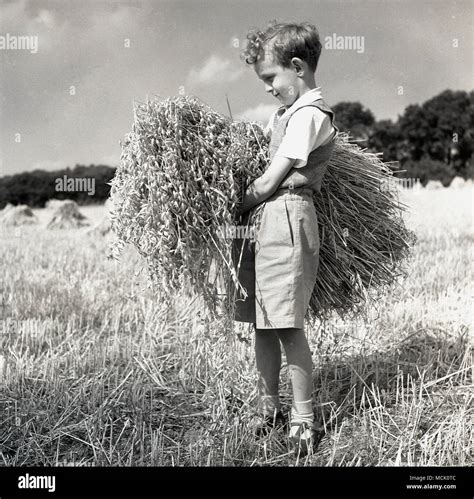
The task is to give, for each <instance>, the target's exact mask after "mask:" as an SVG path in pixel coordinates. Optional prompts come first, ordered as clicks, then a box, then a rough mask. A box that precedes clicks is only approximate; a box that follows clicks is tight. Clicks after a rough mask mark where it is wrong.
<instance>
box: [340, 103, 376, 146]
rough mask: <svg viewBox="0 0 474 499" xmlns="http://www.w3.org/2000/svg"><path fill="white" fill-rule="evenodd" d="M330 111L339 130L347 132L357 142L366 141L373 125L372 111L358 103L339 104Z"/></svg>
mask: <svg viewBox="0 0 474 499" xmlns="http://www.w3.org/2000/svg"><path fill="white" fill-rule="evenodd" d="M332 109H333V111H334V113H335V115H336V118H335V121H336V126H337V127H338V128H339V130H341V131H344V132H349V133H350V135H351V136H352V137H354V138H355V139H357V140H362V141H366V140H367V139H368V137H369V135H370V133H371V127H372V125H373V124H374V123H375V117H374V115H373V114H372V111H370V110H369V109H366V108H364V107H363V106H362V104H361V103H360V102H339V103H338V104H336V105H335V106H333V108H332Z"/></svg>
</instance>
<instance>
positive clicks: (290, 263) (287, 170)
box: [234, 23, 338, 454]
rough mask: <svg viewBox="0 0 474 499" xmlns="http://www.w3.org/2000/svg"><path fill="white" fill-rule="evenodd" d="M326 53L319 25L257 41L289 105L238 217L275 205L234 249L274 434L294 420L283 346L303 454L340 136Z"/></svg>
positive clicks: (250, 50)
mask: <svg viewBox="0 0 474 499" xmlns="http://www.w3.org/2000/svg"><path fill="white" fill-rule="evenodd" d="M320 53H321V43H320V40H319V35H318V32H317V30H316V28H315V27H314V26H312V25H310V24H307V23H304V24H275V23H271V24H270V25H269V26H268V27H267V29H266V31H265V32H261V31H257V32H251V33H249V34H248V35H247V46H246V48H245V50H244V51H243V54H242V55H243V57H244V59H245V62H246V63H247V64H250V65H253V68H254V70H255V72H256V74H257V76H258V77H259V78H260V79H261V80H262V81H263V82H264V84H265V90H266V91H267V92H271V93H272V95H273V96H274V97H276V98H277V99H278V100H279V101H280V103H281V104H282V105H281V107H280V108H279V109H277V110H276V111H275V112H274V113H273V115H272V116H271V118H270V121H269V124H268V126H267V128H266V130H267V132H268V133H270V132H271V141H270V160H271V163H270V165H269V166H268V168H267V170H266V171H265V173H264V174H263V175H262V176H261V177H259V178H257V179H256V180H255V181H254V182H253V183H252V184H251V185H250V186H249V187H248V189H247V190H246V193H245V196H244V198H243V201H242V204H241V206H240V207H239V211H238V213H237V215H239V216H243V221H245V219H246V218H248V215H249V210H250V209H251V208H253V207H254V206H256V205H257V204H259V203H262V202H263V201H265V206H264V210H263V213H262V218H261V222H260V229H259V232H258V235H257V237H256V241H255V242H254V243H253V242H251V241H249V240H248V239H247V240H243V242H242V241H241V242H236V244H235V245H234V251H235V254H234V263H235V262H236V261H238V260H239V257H240V250H242V258H241V264H240V269H239V279H240V281H241V283H242V285H243V287H245V288H246V290H247V292H248V297H247V298H246V299H245V300H240V301H237V303H236V314H235V317H234V319H235V320H237V321H241V322H250V323H253V324H254V325H255V332H256V338H255V355H256V363H257V371H258V374H259V383H258V391H259V396H260V404H261V424H262V425H263V426H264V428H265V426H266V427H267V428H271V427H274V426H278V425H283V424H285V418H284V416H283V414H282V413H281V408H280V402H279V395H278V385H279V373H280V367H281V349H280V341H281V343H282V344H283V347H284V348H285V353H286V358H287V361H288V369H289V372H290V376H291V383H292V390H293V404H292V410H291V421H290V440H291V442H292V443H293V444H295V446H296V447H297V449H299V451H300V452H301V453H303V454H306V453H307V452H308V450H309V448H310V447H312V445H313V442H314V437H315V433H314V428H313V425H314V415H313V409H312V400H311V395H312V359H311V351H310V349H309V345H308V341H307V339H306V336H305V333H304V330H303V327H304V317H305V314H306V311H307V309H308V306H309V300H310V297H311V294H312V291H313V288H314V285H315V282H316V274H317V269H318V263H319V245H320V241H319V233H318V220H317V215H316V211H315V209H314V204H313V199H312V196H313V194H314V193H315V192H316V193H317V192H319V191H320V189H321V181H322V178H323V175H324V173H325V170H326V165H327V163H328V161H329V159H330V156H331V153H332V150H333V147H334V142H335V137H336V135H337V133H338V129H337V127H335V125H334V114H333V113H332V111H331V109H330V108H329V107H328V106H327V105H326V104H325V103H324V101H323V100H322V98H321V91H320V88H319V87H317V86H316V82H315V76H314V73H315V71H316V67H317V63H318V60H319V56H320Z"/></svg>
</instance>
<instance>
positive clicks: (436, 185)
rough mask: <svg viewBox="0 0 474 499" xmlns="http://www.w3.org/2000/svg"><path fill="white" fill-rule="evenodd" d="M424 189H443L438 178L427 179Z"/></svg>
mask: <svg viewBox="0 0 474 499" xmlns="http://www.w3.org/2000/svg"><path fill="white" fill-rule="evenodd" d="M425 189H427V190H429V191H433V190H436V189H444V185H443V184H442V183H441V181H440V180H428V182H427V184H426V185H425Z"/></svg>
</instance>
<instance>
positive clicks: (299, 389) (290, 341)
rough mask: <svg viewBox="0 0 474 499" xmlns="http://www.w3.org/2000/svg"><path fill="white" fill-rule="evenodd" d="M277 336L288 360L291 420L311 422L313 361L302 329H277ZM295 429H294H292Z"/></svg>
mask: <svg viewBox="0 0 474 499" xmlns="http://www.w3.org/2000/svg"><path fill="white" fill-rule="evenodd" d="M277 335H278V337H279V338H280V340H281V342H282V343H283V347H284V349H285V353H286V359H287V361H288V370H289V373H290V376H291V384H292V388H293V408H292V409H293V410H292V418H291V419H292V420H297V421H299V422H303V421H305V422H307V423H309V424H310V425H311V424H312V422H313V419H314V416H313V407H312V400H311V396H312V392H313V377H312V370H313V362H312V358H311V350H310V349H309V345H308V340H307V339H306V335H305V334H304V330H303V329H296V328H292V329H279V330H278V332H277ZM294 431H296V429H295V430H294Z"/></svg>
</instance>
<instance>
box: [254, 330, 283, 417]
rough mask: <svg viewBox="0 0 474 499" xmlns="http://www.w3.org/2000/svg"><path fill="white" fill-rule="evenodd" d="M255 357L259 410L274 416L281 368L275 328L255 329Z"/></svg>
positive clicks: (279, 349)
mask: <svg viewBox="0 0 474 499" xmlns="http://www.w3.org/2000/svg"><path fill="white" fill-rule="evenodd" d="M255 359H256V364H257V371H258V375H259V376H258V393H259V396H260V403H261V411H262V413H263V414H265V415H269V416H274V415H275V413H276V412H278V411H280V398H279V396H278V386H279V381H280V368H281V347H280V340H279V339H278V335H277V332H276V330H275V329H255Z"/></svg>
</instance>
